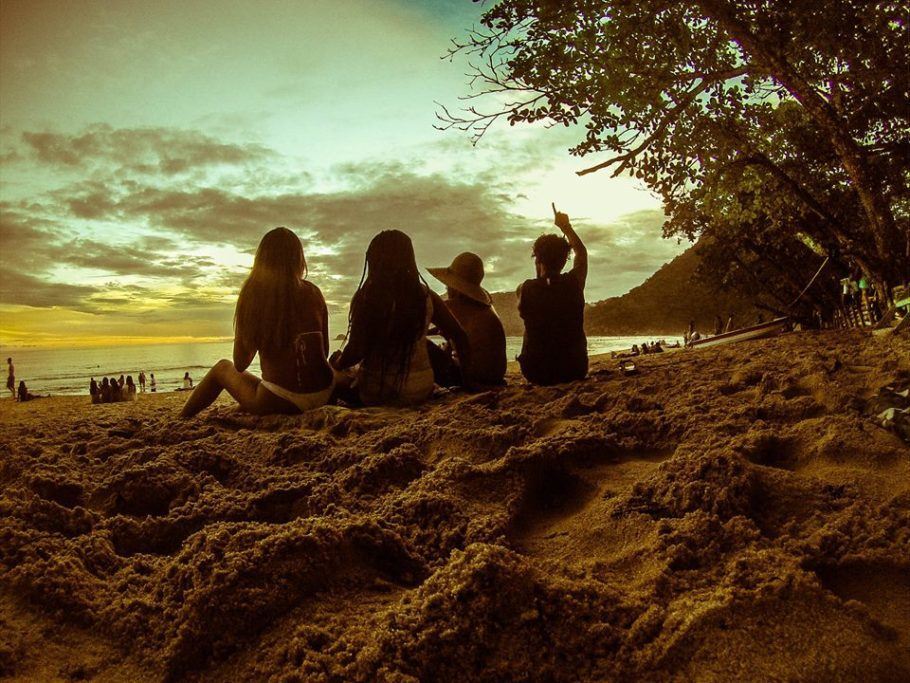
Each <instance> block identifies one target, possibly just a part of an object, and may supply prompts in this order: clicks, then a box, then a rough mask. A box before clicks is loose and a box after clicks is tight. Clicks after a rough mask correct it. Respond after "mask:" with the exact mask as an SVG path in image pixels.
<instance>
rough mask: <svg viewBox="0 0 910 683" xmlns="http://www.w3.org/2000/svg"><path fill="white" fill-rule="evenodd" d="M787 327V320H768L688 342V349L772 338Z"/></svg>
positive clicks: (785, 318) (788, 321)
mask: <svg viewBox="0 0 910 683" xmlns="http://www.w3.org/2000/svg"><path fill="white" fill-rule="evenodd" d="M789 327H790V319H789V318H787V317H784V318H775V319H774V320H770V321H768V322H766V323H760V324H758V325H752V327H741V328H740V329H738V330H733V331H731V332H724V333H723V334H717V335H714V336H713V337H705V338H703V339H699V340H697V341H694V342H690V343H689V348H692V349H706V348H708V347H710V346H720V345H721V344H733V343H735V342H741V341H749V340H750V339H763V338H765V337H773V336H774V335H777V334H780V333H781V332H784V331H786V330H787V329H789Z"/></svg>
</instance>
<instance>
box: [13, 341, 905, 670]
mask: <svg viewBox="0 0 910 683" xmlns="http://www.w3.org/2000/svg"><path fill="white" fill-rule="evenodd" d="M639 366H640V370H641V372H640V374H639V375H637V376H632V377H625V376H620V375H619V373H617V372H616V371H615V369H614V364H613V362H612V361H609V360H602V361H600V362H597V363H595V364H594V365H593V367H592V376H591V378H590V379H589V380H587V381H584V382H578V383H574V384H571V385H566V386H563V387H557V388H532V387H529V386H527V385H524V384H521V383H520V382H518V381H517V380H516V381H515V383H514V385H513V386H512V387H510V388H507V389H504V390H501V391H495V392H488V393H484V394H479V395H475V396H466V395H459V394H452V395H448V396H446V397H444V398H442V399H440V400H439V401H437V402H435V403H434V404H432V405H428V406H424V407H422V408H420V409H418V410H387V409H367V410H361V411H348V410H344V409H340V408H334V407H329V408H325V409H321V410H318V411H315V412H313V413H310V414H308V415H305V416H299V417H268V418H256V417H252V416H249V415H245V414H242V413H239V412H237V411H236V410H235V409H234V407H233V406H232V405H231V404H230V403H229V402H228V401H227V400H224V401H222V402H220V403H219V404H217V405H216V407H215V408H214V409H212V410H211V411H209V412H207V413H205V414H203V416H202V417H201V418H199V419H196V420H193V421H189V422H178V421H176V420H175V414H176V411H177V409H178V406H179V405H180V403H181V402H182V401H183V398H184V397H183V396H181V395H179V394H173V395H158V396H149V395H143V396H140V401H139V402H138V403H135V404H114V405H105V406H91V405H89V404H88V399H87V398H84V399H82V398H59V399H48V400H43V401H36V402H33V403H30V404H24V405H15V404H11V403H10V402H4V405H3V409H2V414H0V427H2V443H0V448H2V451H0V452H2V462H0V481H2V485H3V497H2V499H0V515H2V517H0V548H2V555H0V571H2V582H0V585H2V590H0V624H2V628H0V675H5V676H11V677H18V678H21V679H41V680H53V679H63V680H67V679H86V678H94V677H99V678H103V679H104V680H137V679H143V680H147V679H153V680H154V679H184V680H186V679H190V680H192V679H196V678H198V679H202V678H204V679H206V680H256V679H258V680H262V679H266V678H269V677H273V678H274V679H275V680H286V681H293V680H306V681H376V680H388V681H449V680H452V681H454V680H484V681H502V680H553V681H563V680H564V681H575V680H634V679H644V678H647V679H648V680H673V679H698V680H744V679H750V680H757V679H774V680H806V681H809V680H812V681H816V680H856V679H859V678H865V679H870V680H895V681H897V680H907V679H908V677H910V449H908V446H907V445H906V444H905V443H903V442H902V441H901V440H900V439H899V438H898V437H897V436H896V435H895V434H893V433H891V432H888V431H886V430H884V429H882V428H881V427H879V426H877V425H875V424H874V423H873V422H872V421H871V420H870V419H869V418H868V417H866V416H865V415H864V410H865V407H866V404H867V402H868V401H869V400H870V398H871V397H873V396H874V395H875V394H876V392H877V390H878V388H879V387H881V386H883V385H885V384H888V383H895V382H897V383H901V382H903V383H907V382H908V380H910V342H908V341H907V340H902V339H897V338H894V337H891V336H889V337H883V338H869V337H867V336H864V335H862V334H860V333H856V334H852V335H851V334H846V333H818V334H810V333H806V334H801V335H790V336H789V337H783V338H780V339H778V340H774V341H766V342H753V343H749V344H744V345H741V346H738V347H731V348H727V349H723V348H721V349H717V350H711V349H706V350H702V351H695V352H680V353H672V354H664V355H662V356H648V357H644V358H642V359H641V360H640V363H639Z"/></svg>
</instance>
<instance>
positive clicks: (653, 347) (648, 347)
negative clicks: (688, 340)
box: [629, 339, 679, 356]
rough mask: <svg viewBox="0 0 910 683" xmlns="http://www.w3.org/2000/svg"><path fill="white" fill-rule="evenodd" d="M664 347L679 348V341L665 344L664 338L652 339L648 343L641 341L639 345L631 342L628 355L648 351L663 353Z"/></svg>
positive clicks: (642, 353) (637, 354) (643, 353)
mask: <svg viewBox="0 0 910 683" xmlns="http://www.w3.org/2000/svg"><path fill="white" fill-rule="evenodd" d="M665 348H666V349H676V348H679V342H676V343H675V344H667V340H666V339H659V340H658V341H652V342H651V343H650V344H649V343H648V342H642V343H641V346H640V347H639V346H638V344H632V351H631V352H630V354H629V355H631V356H639V355H645V354H648V353H663V352H664V349H665Z"/></svg>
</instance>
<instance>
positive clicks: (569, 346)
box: [518, 204, 588, 385]
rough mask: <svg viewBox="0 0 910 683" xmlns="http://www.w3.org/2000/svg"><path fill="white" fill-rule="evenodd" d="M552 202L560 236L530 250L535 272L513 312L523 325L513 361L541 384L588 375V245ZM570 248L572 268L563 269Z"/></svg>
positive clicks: (542, 239)
mask: <svg viewBox="0 0 910 683" xmlns="http://www.w3.org/2000/svg"><path fill="white" fill-rule="evenodd" d="M552 206H553V218H554V223H555V225H556V227H558V228H559V229H560V231H561V232H562V236H560V235H552V234H549V235H541V236H540V237H538V238H537V240H536V241H535V242H534V248H533V251H532V255H533V257H534V266H535V269H536V271H537V276H536V277H535V278H533V279H530V280H525V281H524V282H523V283H522V284H521V285H520V286H519V287H518V312H519V314H520V315H521V318H522V320H523V321H524V324H525V332H524V339H523V340H522V345H521V354H520V355H519V356H518V363H519V365H520V366H521V372H522V374H523V375H524V376H525V379H527V380H528V381H529V382H531V383H532V384H541V385H552V384H562V383H564V382H572V381H575V380H579V379H584V377H585V376H586V375H587V374H588V340H587V338H586V337H585V329H584V315H585V282H586V280H587V277H588V250H587V249H586V248H585V245H584V243H583V242H582V241H581V238H579V236H578V235H577V234H576V232H575V230H574V229H573V228H572V224H571V223H570V221H569V217H568V216H567V215H566V214H564V213H562V212H560V211H557V210H556V205H555V204H553V205H552ZM570 252H571V253H573V254H574V260H573V264H572V269H571V270H570V271H569V272H567V273H564V272H563V268H565V265H566V262H567V260H568V258H569V253H570Z"/></svg>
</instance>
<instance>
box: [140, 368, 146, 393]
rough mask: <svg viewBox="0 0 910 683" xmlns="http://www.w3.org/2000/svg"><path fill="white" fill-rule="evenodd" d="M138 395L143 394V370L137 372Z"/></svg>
mask: <svg viewBox="0 0 910 683" xmlns="http://www.w3.org/2000/svg"><path fill="white" fill-rule="evenodd" d="M139 393H140V394H144V393H145V370H140V371H139Z"/></svg>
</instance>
